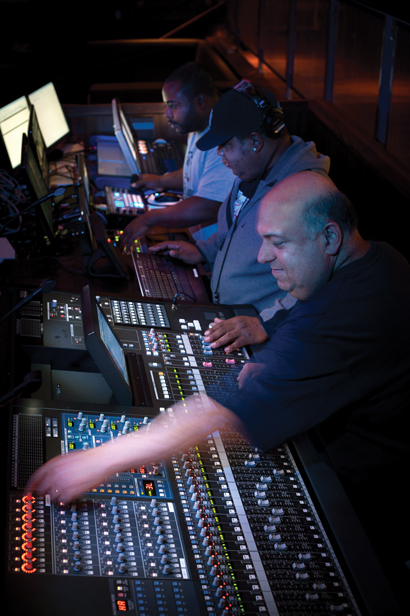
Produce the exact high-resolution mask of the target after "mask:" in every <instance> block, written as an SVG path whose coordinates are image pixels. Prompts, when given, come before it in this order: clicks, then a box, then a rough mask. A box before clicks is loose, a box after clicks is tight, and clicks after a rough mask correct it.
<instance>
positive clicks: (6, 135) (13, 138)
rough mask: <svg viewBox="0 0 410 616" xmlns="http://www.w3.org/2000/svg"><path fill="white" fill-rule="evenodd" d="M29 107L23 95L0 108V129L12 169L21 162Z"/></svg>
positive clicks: (26, 132)
mask: <svg viewBox="0 0 410 616" xmlns="http://www.w3.org/2000/svg"><path fill="white" fill-rule="evenodd" d="M29 119H30V107H29V104H28V102H27V99H26V97H25V96H22V97H21V98H18V99H17V100H15V101H13V102H12V103H10V104H9V105H6V106H5V107H2V108H1V109H0V131H1V135H2V138H3V142H4V145H5V147H6V151H7V154H8V157H9V160H10V165H11V167H12V169H15V168H16V167H18V166H19V164H20V163H21V144H22V137H23V134H26V135H27V134H28V125H29Z"/></svg>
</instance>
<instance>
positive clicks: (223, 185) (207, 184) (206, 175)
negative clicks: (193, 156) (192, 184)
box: [194, 148, 235, 202]
mask: <svg viewBox="0 0 410 616" xmlns="http://www.w3.org/2000/svg"><path fill="white" fill-rule="evenodd" d="M201 154H205V157H204V158H205V160H204V161H203V171H202V173H201V174H200V178H199V183H198V186H197V188H196V190H195V193H194V194H195V196H196V197H203V198H204V199H211V200H212V201H221V202H222V201H224V199H225V198H226V197H227V196H228V194H229V193H230V191H231V188H232V185H233V182H234V179H235V176H234V175H233V173H232V171H231V170H230V169H228V167H225V165H224V164H223V162H222V158H221V157H220V156H218V154H217V153H216V148H214V149H213V150H208V151H207V152H201Z"/></svg>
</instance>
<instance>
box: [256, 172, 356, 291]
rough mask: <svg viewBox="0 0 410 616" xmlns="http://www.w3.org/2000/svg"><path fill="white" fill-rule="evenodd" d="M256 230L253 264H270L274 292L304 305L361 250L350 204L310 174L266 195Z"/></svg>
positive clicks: (291, 179) (325, 180)
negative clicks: (256, 251)
mask: <svg viewBox="0 0 410 616" xmlns="http://www.w3.org/2000/svg"><path fill="white" fill-rule="evenodd" d="M257 230H258V233H259V235H260V236H261V238H262V246H261V249H260V251H259V255H258V260H259V261H260V262H261V263H270V266H271V268H272V274H273V276H274V277H275V278H276V280H277V283H278V286H279V288H281V289H283V290H286V291H288V292H289V293H291V294H292V295H293V296H294V297H296V298H297V299H303V300H307V299H309V298H310V297H311V296H312V295H313V294H314V293H316V292H317V291H318V290H319V289H320V288H321V287H322V286H323V285H324V284H325V283H326V282H327V281H328V280H330V278H331V277H332V275H333V272H334V271H335V270H336V269H338V268H339V267H342V266H343V265H346V264H347V263H348V262H350V261H351V260H354V258H358V257H357V256H355V255H356V254H357V251H358V249H360V248H361V249H364V245H363V240H362V239H361V238H360V236H359V234H358V232H357V228H356V215H355V213H354V210H353V207H352V205H351V203H350V201H349V200H348V199H347V198H346V197H345V196H344V195H343V194H342V193H340V191H338V190H337V188H336V186H335V185H334V184H333V182H332V181H331V180H330V179H329V178H328V177H325V176H322V175H319V174H318V173H313V172H309V171H304V172H302V173H297V174H295V175H293V176H290V177H289V178H286V179H285V180H283V181H282V182H280V183H279V184H278V185H277V186H275V187H274V188H273V189H272V190H271V191H269V193H267V194H266V195H265V197H264V199H263V200H262V203H261V206H260V210H259V219H258V226H257ZM366 250H367V248H366Z"/></svg>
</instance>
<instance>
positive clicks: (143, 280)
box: [131, 252, 195, 302]
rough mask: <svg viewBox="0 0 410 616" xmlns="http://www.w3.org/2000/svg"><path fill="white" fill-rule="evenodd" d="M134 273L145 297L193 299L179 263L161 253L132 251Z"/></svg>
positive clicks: (193, 294) (186, 300)
mask: <svg viewBox="0 0 410 616" xmlns="http://www.w3.org/2000/svg"><path fill="white" fill-rule="evenodd" d="M131 254H132V259H133V261H134V265H135V273H136V275H137V278H138V282H139V285H140V290H141V293H142V294H143V295H144V296H145V297H157V298H164V299H171V300H172V299H174V297H175V295H177V296H178V301H182V302H190V301H191V302H192V300H194V299H195V292H194V291H193V289H192V287H191V284H190V282H189V279H188V275H187V274H186V272H185V271H184V269H183V268H182V266H180V265H176V264H175V262H174V261H173V260H172V259H171V258H170V257H166V256H163V255H152V254H149V253H141V252H132V253H131Z"/></svg>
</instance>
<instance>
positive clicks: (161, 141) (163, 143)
mask: <svg viewBox="0 0 410 616" xmlns="http://www.w3.org/2000/svg"><path fill="white" fill-rule="evenodd" d="M153 143H154V145H159V146H160V147H161V146H164V145H168V141H166V140H165V139H155V141H154V142H153Z"/></svg>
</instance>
